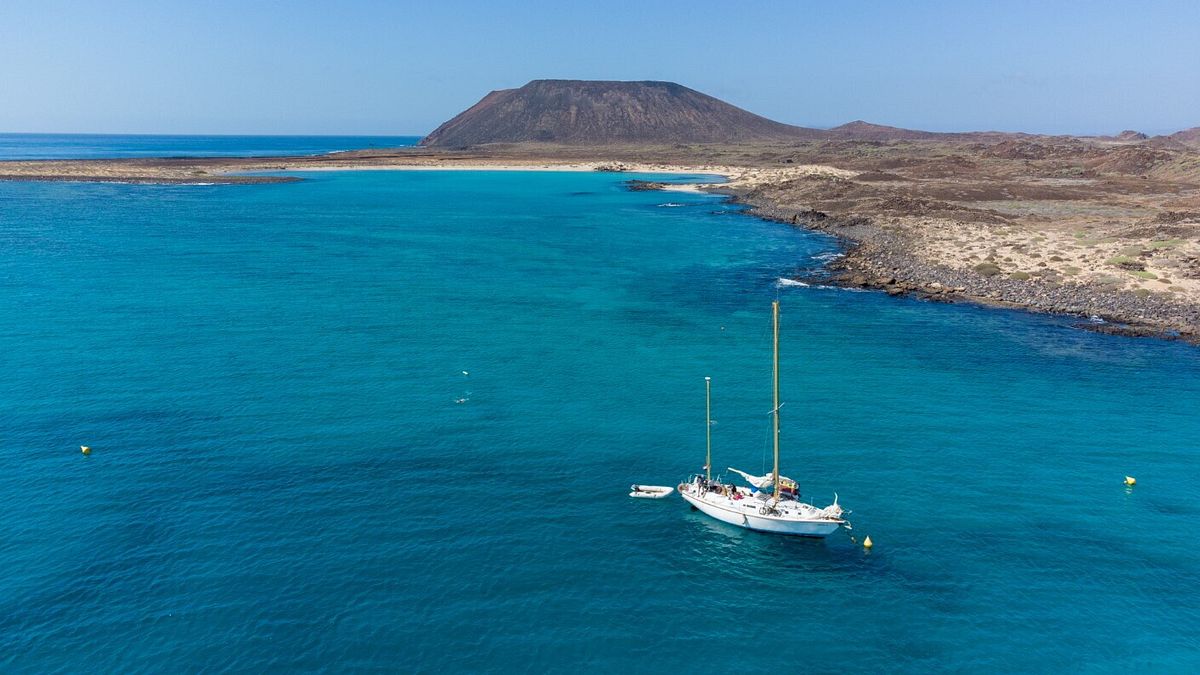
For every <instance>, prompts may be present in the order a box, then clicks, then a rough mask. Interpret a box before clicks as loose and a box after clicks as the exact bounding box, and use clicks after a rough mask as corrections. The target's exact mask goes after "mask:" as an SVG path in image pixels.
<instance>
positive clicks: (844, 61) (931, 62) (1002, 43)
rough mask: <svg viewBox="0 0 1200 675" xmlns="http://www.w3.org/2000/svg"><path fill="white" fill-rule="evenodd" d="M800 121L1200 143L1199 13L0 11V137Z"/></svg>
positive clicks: (1088, 7)
mask: <svg viewBox="0 0 1200 675" xmlns="http://www.w3.org/2000/svg"><path fill="white" fill-rule="evenodd" d="M546 77H553V78H586V79H620V80H640V79H654V80H672V81H675V82H679V83H681V84H685V85H687V86H690V87H693V88H695V89H699V90H701V91H704V92H706V93H709V94H712V95H714V96H717V97H720V98H723V99H725V100H727V101H730V102H731V103H734V104H736V105H739V106H742V107H745V108H747V109H749V110H751V111H753V112H756V113H759V114H762V115H766V116H767V117H771V118H774V119H777V120H780V121H783V122H789V123H792V124H801V125H809V126H832V125H836V124H840V123H842V122H846V121H850V120H853V119H860V118H861V119H865V120H868V121H872V122H878V123H882V124H893V125H897V126H903V127H911V128H921V129H931V130H945V131H958V130H981V129H998V130H1011V131H1034V132H1047V133H1107V132H1117V131H1120V130H1122V129H1126V128H1133V129H1138V130H1142V131H1147V132H1152V133H1156V132H1166V131H1174V130H1178V129H1181V128H1185V127H1191V126H1197V125H1200V2H1197V1H1196V0H1191V1H1182V2H1138V3H1132V2H1130V3H1115V2H1101V1H1098V2H1082V1H1081V2H1069V3H1068V2H1051V1H1047V2H1018V1H1007V2H988V3H984V2H970V1H960V2H852V1H844V0H836V1H835V0H824V1H821V2H797V1H793V2H757V3H749V2H738V1H735V0H724V1H723V2H707V1H702V0H700V1H693V2H654V1H653V0H642V1H640V2H613V1H609V2H603V3H586V4H585V3H581V2H580V3H577V2H571V1H568V0H557V1H555V2H502V1H500V0H497V1H495V2H454V1H451V0H425V1H423V2H414V3H411V4H410V3H401V2H369V1H366V0H345V1H342V2H335V1H332V0H330V1H328V2H316V1H308V0H292V1H290V2H268V1H265V0H237V1H228V0H212V1H207V0H206V1H194V0H193V1H187V2H182V1H180V2H175V1H172V0H158V1H157V2H132V1H130V2H118V1H112V2H106V1H103V0H89V1H88V2H59V1H57V0H35V1H32V2H30V1H26V0H0V131H3V132H117V133H299V134H306V133H312V134H321V133H325V134H336V133H345V134H414V135H416V134H423V133H426V132H428V131H430V130H432V129H433V128H434V127H435V126H436V125H437V124H438V123H440V122H441V121H443V120H444V119H447V118H449V117H450V116H452V115H454V114H456V113H457V112H459V111H460V110H462V109H463V108H465V107H467V106H469V105H471V104H472V103H474V102H475V101H476V100H478V99H479V98H480V97H481V96H482V95H483V94H485V93H487V92H488V91H489V90H492V89H503V88H508V87H516V86H520V85H522V84H524V83H525V82H527V81H529V80H531V79H536V78H546Z"/></svg>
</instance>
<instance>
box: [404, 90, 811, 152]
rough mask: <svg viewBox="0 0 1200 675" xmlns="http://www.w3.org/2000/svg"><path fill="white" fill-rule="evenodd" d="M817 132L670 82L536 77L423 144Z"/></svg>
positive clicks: (718, 139)
mask: <svg viewBox="0 0 1200 675" xmlns="http://www.w3.org/2000/svg"><path fill="white" fill-rule="evenodd" d="M822 135H824V132H822V131H819V130H817V129H807V128H804V127H796V126H792V125H789V124H783V123H780V122H775V121H773V120H769V119H767V118H765V117H760V116H759V115H755V114H754V113H751V112H747V111H745V110H742V109H741V108H738V107H736V106H733V105H730V104H728V103H725V102H724V101H721V100H719V99H716V98H713V97H712V96H709V95H707V94H702V93H700V92H698V91H696V90H694V89H689V88H687V87H685V86H683V85H679V84H675V83H673V82H614V81H591V80H534V81H532V82H530V83H529V84H526V85H525V86H523V87H521V88H519V89H502V90H499V91H493V92H492V93H490V94H488V95H487V96H484V97H483V99H482V100H480V101H479V102H478V103H476V104H475V105H473V106H471V107H470V108H468V109H467V110H465V111H463V112H462V113H460V114H459V115H458V116H456V117H455V118H454V119H451V120H450V121H448V122H446V123H445V124H443V125H441V126H440V127H438V128H437V129H435V130H434V131H433V133H431V134H429V135H428V136H426V137H425V138H423V139H422V140H421V145H424V146H430V147H464V146H471V145H483V144H487V143H528V142H535V143H556V144H562V145H589V146H595V145H611V144H640V143H652V144H663V143H736V142H747V141H795V140H804V139H811V138H819V137H821V136H822Z"/></svg>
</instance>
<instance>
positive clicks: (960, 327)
mask: <svg viewBox="0 0 1200 675" xmlns="http://www.w3.org/2000/svg"><path fill="white" fill-rule="evenodd" d="M300 175H302V176H303V177H304V178H305V180H304V181H302V182H298V183H291V184H272V185H247V186H241V185H239V186H187V185H183V186H153V185H115V184H84V183H0V355H2V356H0V364H2V365H3V373H4V377H3V378H0V441H2V442H0V464H2V466H3V470H2V471H0V498H2V499H3V508H2V509H0V569H3V570H4V574H3V575H0V669H2V670H3V671H5V672H37V673H41V672H54V671H82V670H87V671H89V672H120V673H128V672H179V671H188V672H190V671H198V670H212V671H218V670H219V671H226V670H228V671H238V672H263V671H315V670H389V671H399V672H443V671H449V672H530V671H532V672H543V671H549V672H571V671H580V670H582V671H600V672H611V671H625V672H648V671H654V670H658V669H662V670H671V671H673V670H679V669H688V670H694V669H704V670H712V671H714V672H767V671H771V672H775V671H779V670H784V671H788V672H795V671H799V672H804V673H832V672H845V671H853V672H917V673H920V672H929V671H931V670H958V671H984V672H1013V671H1031V672H1061V671H1073V672H1075V671H1087V672H1110V671H1127V670H1130V669H1134V670H1152V671H1158V672H1169V671H1194V670H1195V669H1196V668H1197V667H1200V594H1198V593H1197V592H1196V589H1197V588H1200V547H1198V546H1197V545H1196V541H1195V540H1193V539H1192V536H1193V535H1194V534H1195V533H1196V524H1197V522H1200V520H1198V519H1200V463H1198V462H1197V459H1196V448H1197V439H1200V416H1198V415H1197V411H1198V410H1200V351H1197V350H1196V348H1194V347H1190V346H1187V345H1184V344H1180V343H1172V342H1165V341H1157V340H1148V339H1129V338H1123V337H1115V336H1106V335H1098V334H1094V333H1090V332H1087V331H1083V330H1080V329H1078V328H1076V327H1074V325H1073V323H1074V322H1073V320H1071V319H1067V318H1061V317H1049V316H1037V315H1032V314H1025V313H1020V312H1014V311H1005V310H994V309H982V308H977V307H972V306H968V305H944V304H935V303H930V302H923V301H918V300H914V299H897V298H890V297H887V296H886V295H884V294H882V293H875V292H852V291H845V290H838V289H830V288H820V287H817V286H809V287H803V286H794V285H781V284H780V283H779V279H780V278H782V277H788V276H791V275H795V274H797V273H807V272H810V271H816V270H819V269H820V267H821V265H823V264H824V262H825V261H826V260H827V259H828V258H829V257H830V256H831V255H833V254H836V253H837V251H838V243H837V242H836V241H834V240H832V239H830V238H829V237H827V236H824V235H820V234H814V233H810V232H805V231H802V230H800V229H797V228H794V227H790V226H786V225H781V224H777V223H771V222H765V221H761V220H758V219H755V218H752V217H749V216H747V215H745V214H742V213H741V212H740V210H739V209H738V208H737V207H735V206H733V205H729V204H726V203H724V202H722V201H721V199H720V198H718V197H714V196H709V195H703V194H688V193H655V192H629V191H627V190H626V189H624V187H623V186H622V181H624V180H626V179H627V178H630V176H628V175H615V174H602V173H534V172H529V173H525V172H448V171H442V172H417V171H394V172H387V171H379V172H373V171H362V172H322V173H314V174H300ZM643 177H644V176H643ZM685 178H688V177H680V179H681V180H683V179H685ZM690 178H692V179H696V178H698V177H690ZM668 204H671V206H668ZM776 298H778V299H779V300H780V302H781V304H782V338H781V340H782V343H781V358H782V389H783V399H784V401H785V406H784V408H782V411H781V416H782V426H783V433H782V445H783V470H784V473H786V474H787V475H789V476H791V477H793V478H796V479H798V480H799V482H800V485H801V491H802V494H803V496H804V497H805V498H806V499H809V500H811V501H813V502H815V503H817V504H818V505H825V504H827V503H829V502H830V501H832V499H833V497H834V494H835V492H836V493H837V495H838V496H839V499H840V502H841V504H842V505H843V506H844V507H846V508H848V509H850V510H851V511H852V513H851V514H850V515H849V518H850V520H851V521H852V523H853V530H852V531H851V532H848V533H847V532H838V533H836V534H835V536H833V537H830V538H829V539H827V540H800V539H787V538H779V537H774V536H770V535H763V534H758V533H754V532H747V531H743V530H740V529H737V528H734V527H730V526H726V525H724V524H721V523H718V522H716V521H714V520H711V519H709V518H707V517H705V516H703V515H701V514H699V513H697V512H694V511H691V510H689V508H688V507H687V506H686V505H685V504H684V503H683V502H682V500H680V499H679V498H678V497H675V496H672V497H671V498H669V499H664V500H639V499H630V498H629V497H628V496H627V492H628V488H629V485H630V484H631V483H647V484H662V485H674V484H675V483H677V482H679V481H680V480H681V479H683V478H685V477H686V476H687V475H688V474H689V473H692V472H695V471H697V470H699V469H700V467H701V465H702V463H703V461H704V425H705V421H704V420H705V417H704V377H705V376H711V377H712V381H713V417H714V419H715V420H716V424H715V426H714V427H713V453H714V464H715V467H716V468H717V469H719V470H720V469H724V467H727V466H732V467H737V468H739V469H744V470H747V471H751V472H758V471H760V470H762V469H763V468H764V467H769V462H770V455H769V452H770V451H769V422H770V421H769V417H768V412H769V411H770V409H771V391H770V381H771V355H770V303H771V301H772V300H774V299H776ZM80 445H88V446H91V448H92V454H91V455H90V456H83V455H82V454H81V453H80V450H79V446H80ZM1127 474H1128V475H1133V476H1135V477H1136V478H1137V481H1138V482H1137V485H1136V487H1133V488H1131V489H1129V488H1126V487H1125V486H1124V485H1123V484H1122V481H1123V478H1124V476H1125V475H1127ZM867 535H869V536H870V537H871V538H872V540H873V541H874V544H875V546H874V548H873V549H871V550H869V551H867V550H864V549H863V547H862V546H861V540H862V538H863V537H864V536H867ZM852 537H853V538H852Z"/></svg>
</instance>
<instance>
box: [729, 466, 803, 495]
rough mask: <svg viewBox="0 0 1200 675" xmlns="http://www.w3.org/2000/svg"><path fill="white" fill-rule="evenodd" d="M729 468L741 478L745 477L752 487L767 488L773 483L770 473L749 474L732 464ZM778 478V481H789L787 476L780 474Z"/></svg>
mask: <svg viewBox="0 0 1200 675" xmlns="http://www.w3.org/2000/svg"><path fill="white" fill-rule="evenodd" d="M729 470H730V471H732V472H734V473H736V474H738V475H740V476H741V477H742V478H745V479H746V482H747V483H749V484H751V485H753V486H754V487H756V488H758V489H759V490H762V489H763V488H769V487H771V485H772V484H773V483H774V477H773V476H772V475H771V474H767V475H765V476H751V475H750V474H748V473H746V472H745V471H740V470H738V469H735V468H733V467H732V466H731V467H729ZM779 480H780V481H790V480H791V479H790V478H788V477H787V476H780V477H779Z"/></svg>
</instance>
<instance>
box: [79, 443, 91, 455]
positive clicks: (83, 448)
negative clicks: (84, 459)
mask: <svg viewBox="0 0 1200 675" xmlns="http://www.w3.org/2000/svg"><path fill="white" fill-rule="evenodd" d="M79 451H80V452H82V453H83V454H85V455H90V454H92V449H91V448H89V447H88V446H86V445H81V446H79Z"/></svg>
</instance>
